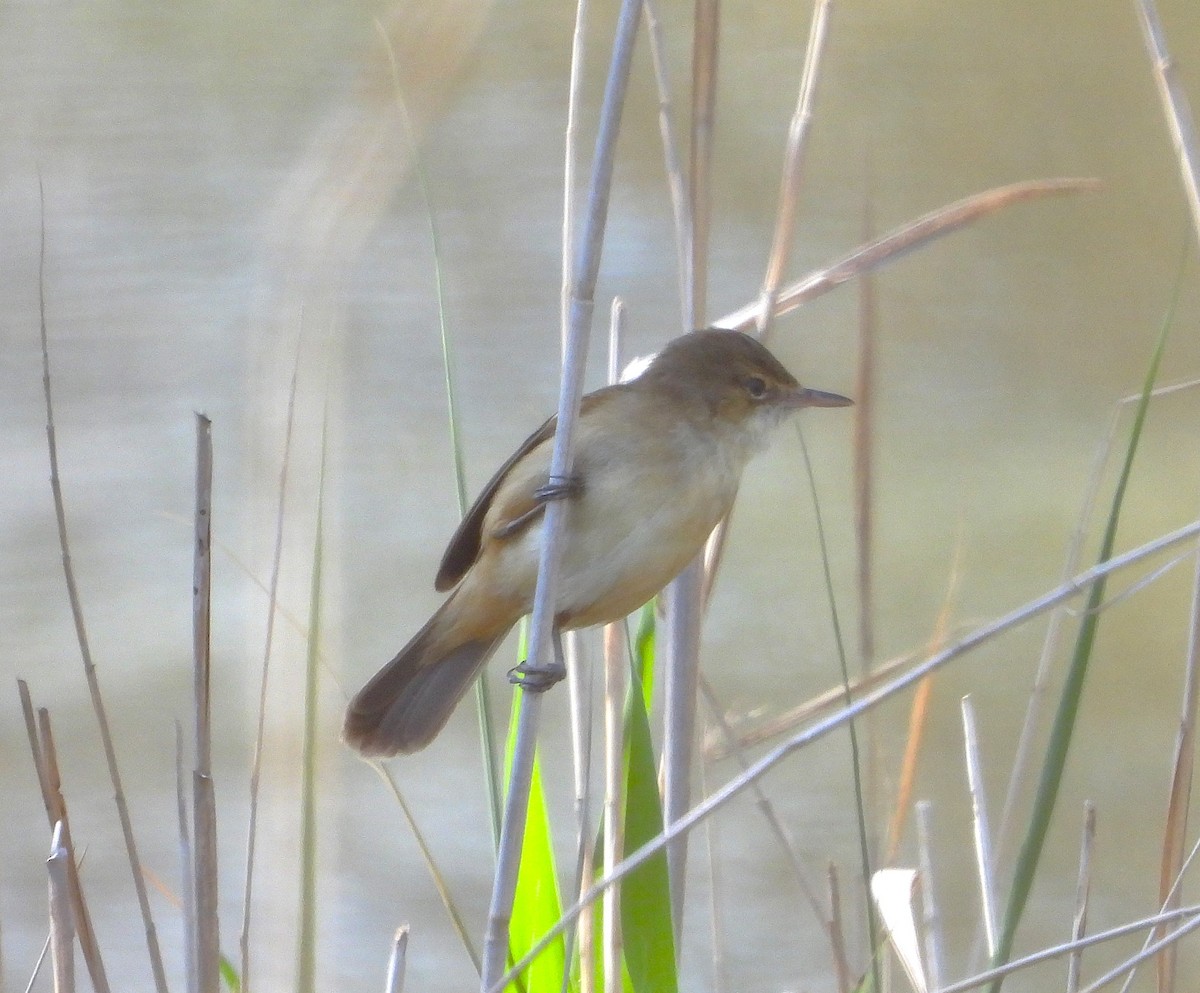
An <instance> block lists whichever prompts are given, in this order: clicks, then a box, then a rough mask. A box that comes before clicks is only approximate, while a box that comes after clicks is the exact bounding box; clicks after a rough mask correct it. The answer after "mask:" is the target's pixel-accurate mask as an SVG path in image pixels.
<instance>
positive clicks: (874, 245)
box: [713, 179, 1101, 331]
mask: <svg viewBox="0 0 1200 993" xmlns="http://www.w3.org/2000/svg"><path fill="white" fill-rule="evenodd" d="M1100 186H1101V184H1100V181H1099V180H1097V179H1034V180H1028V181H1026V182H1021V183H1012V184H1010V185H1008V186H997V187H994V188H993V189H990V190H984V191H983V192H982V193H975V194H972V195H971V196H969V197H964V198H963V199H962V200H957V201H955V202H954V203H952V204H948V205H947V206H945V207H939V208H938V209H937V210H933V211H930V212H929V213H928V214H924V215H922V216H921V217H918V218H917V219H916V220H914V221H910V222H909V223H908V224H904V225H901V226H900V227H898V228H894V229H892V230H891V231H889V232H888V233H887V234H885V235H883V236H882V237H880V238H876V239H875V240H874V241H871V242H868V243H867V244H865V245H860V246H859V247H858V248H856V249H854V251H852V252H851V253H850V254H849V255H845V256H843V257H842V258H840V259H838V260H837V261H836V262H833V263H831V264H830V265H828V266H826V267H825V268H824V269H817V270H815V271H814V272H811V273H809V274H808V275H807V276H805V277H804V278H803V279H799V280H797V281H796V282H794V283H789V284H788V285H787V286H786V287H784V288H783V289H782V290H781V291H780V293H779V298H778V300H777V301H776V303H775V314H774V316H775V317H780V316H782V315H783V314H787V313H790V312H791V311H793V310H795V309H796V308H797V307H799V306H800V305H801V304H804V303H808V302H809V301H810V300H815V299H816V298H817V297H819V296H823V295H824V294H826V293H828V292H829V291H830V290H832V289H836V288H837V287H838V286H841V285H842V283H845V282H847V281H849V280H851V279H853V278H854V277H855V276H860V275H862V274H863V273H865V272H871V271H872V270H874V269H878V268H879V267H880V266H882V265H884V264H885V263H888V262H893V261H895V260H896V259H898V258H900V257H901V256H903V255H905V254H907V253H908V252H911V251H913V250H914V249H917V248H920V247H921V246H923V245H926V244H928V243H929V242H931V241H934V240H936V239H938V238H942V237H944V236H945V235H948V234H951V233H952V232H954V231H957V230H959V229H960V228H963V227H966V226H967V225H968V224H973V223H974V222H975V221H978V220H981V219H982V218H984V217H987V216H988V215H990V214H994V213H996V212H997V211H999V210H1003V209H1004V208H1005V207H1011V206H1013V205H1014V204H1018V203H1024V202H1025V201H1027V200H1038V199H1041V198H1043V197H1049V196H1064V195H1066V194H1068V193H1083V192H1088V191H1094V190H1098V189H1100ZM761 310H762V301H761V300H757V301H755V302H754V303H751V304H747V305H746V306H744V307H742V308H740V309H738V310H735V311H733V312H732V313H730V314H726V315H725V316H724V317H722V318H720V319H719V320H716V321H713V326H714V327H720V328H728V329H729V330H731V331H749V330H750V329H751V328H753V327H754V326H755V325H756V324H757V323H758V319H759V313H760V311H761Z"/></svg>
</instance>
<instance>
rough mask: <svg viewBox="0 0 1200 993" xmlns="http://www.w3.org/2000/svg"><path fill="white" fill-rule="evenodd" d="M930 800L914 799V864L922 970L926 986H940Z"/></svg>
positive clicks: (939, 931)
mask: <svg viewBox="0 0 1200 993" xmlns="http://www.w3.org/2000/svg"><path fill="white" fill-rule="evenodd" d="M932 818H933V804H931V803H930V802H929V801H928V800H919V801H918V802H917V816H916V821H917V866H918V867H919V868H918V873H919V875H918V878H919V880H920V884H921V933H922V936H923V938H924V947H925V974H926V975H927V976H928V977H929V988H930V989H933V990H940V989H941V988H942V976H944V975H945V970H944V969H943V967H942V915H941V911H940V909H939V904H938V900H937V888H936V887H935V886H934V884H933V830H932V827H931V824H930V822H931V820H932Z"/></svg>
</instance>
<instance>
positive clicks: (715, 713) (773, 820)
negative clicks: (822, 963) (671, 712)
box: [700, 675, 844, 967]
mask: <svg viewBox="0 0 1200 993" xmlns="http://www.w3.org/2000/svg"><path fill="white" fill-rule="evenodd" d="M700 692H701V693H703V694H704V699H705V701H706V702H707V703H708V707H709V713H710V715H711V717H712V719H713V722H714V723H715V724H716V728H715V729H714V731H713V734H719V735H720V736H721V738H722V740H723V742H724V747H725V748H726V749H727V750H728V751H727V752H726V753H725V754H728V755H732V756H733V757H734V758H736V759H737V762H738V766H739V767H740V768H741V769H742V771H743V772H745V771H746V770H747V769H749V768H750V760H749V758H748V757H747V756H746V752H745V749H744V748H742V747H741V745H740V744H739V743H738V740H737V737H736V736H735V735H734V732H733V728H731V727H730V726H729V721H728V719H727V718H726V717H725V713H724V708H722V706H721V701H720V700H718V699H717V694H716V692H715V691H714V690H713V688H712V684H711V683H710V682H709V681H708V680H707V679H706V678H705V677H704V676H703V675H701V677H700ZM710 750H711V749H710ZM751 789H752V790H753V792H754V802H755V806H756V807H757V808H758V810H759V812H760V813H761V814H762V815H763V817H764V819H765V820H766V822H767V826H768V827H769V828H770V830H771V834H772V835H774V837H775V840H776V841H777V842H778V843H779V846H780V849H781V850H782V851H783V854H784V855H785V856H786V857H787V860H788V864H789V865H790V866H791V867H792V871H793V872H794V873H795V875H796V882H797V883H798V884H799V886H800V892H801V893H803V894H804V898H805V901H806V902H807V903H808V906H809V908H810V909H811V910H812V912H813V916H814V917H815V918H816V919H817V921H819V922H820V924H821V926H822V927H823V928H824V929H825V930H826V931H828V930H829V924H828V922H827V921H826V920H825V909H824V907H822V906H821V901H820V900H819V899H818V897H817V893H816V890H815V888H814V887H813V885H812V883H810V882H809V880H808V874H807V873H806V872H805V871H804V863H803V862H801V861H800V853H799V852H798V851H796V846H795V845H794V844H793V843H792V839H791V838H789V837H788V833H787V829H786V828H785V827H784V826H783V821H781V820H780V818H779V815H778V814H777V813H776V811H775V805H774V804H773V803H771V800H770V798H769V797H768V796H767V794H766V791H765V790H763V788H762V785H761V784H760V783H755V784H754V785H753V786H752V787H751ZM834 960H835V962H837V960H838V955H837V952H836V949H835V952H834ZM838 964H839V967H840V966H841V965H843V964H844V963H838Z"/></svg>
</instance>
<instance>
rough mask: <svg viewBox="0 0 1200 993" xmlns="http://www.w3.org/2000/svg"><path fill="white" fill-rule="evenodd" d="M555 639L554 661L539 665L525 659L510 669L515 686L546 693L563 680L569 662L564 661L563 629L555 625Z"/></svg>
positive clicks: (510, 678) (533, 691)
mask: <svg viewBox="0 0 1200 993" xmlns="http://www.w3.org/2000/svg"><path fill="white" fill-rule="evenodd" d="M551 637H552V638H553V639H554V661H553V662H551V663H550V664H549V665H537V664H536V663H533V662H529V661H525V662H522V663H521V664H520V665H518V666H513V668H511V669H509V670H508V681H509V682H510V683H512V684H513V685H514V686H519V687H521V689H523V690H528V691H529V692H531V693H545V692H546V690H548V689H550V687H551V686H553V685H554V684H555V683H557V682H560V681H562V680H563V679H565V678H566V675H567V664H566V662H564V661H563V647H562V631H560V630H559V627H558V625H557V624H556V625H554V630H553V631H552V632H551Z"/></svg>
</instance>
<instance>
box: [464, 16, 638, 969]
mask: <svg viewBox="0 0 1200 993" xmlns="http://www.w3.org/2000/svg"><path fill="white" fill-rule="evenodd" d="M640 14H641V2H640V0H624V2H623V4H622V7H621V13H620V16H619V20H618V23H617V32H616V38H615V40H614V43H613V55H612V60H611V63H610V68H609V75H608V81H607V83H606V85H605V91H604V100H603V105H602V108H601V113H600V127H599V132H598V134H597V137H596V153H595V157H594V160H593V169H592V179H591V185H590V189H589V194H588V201H587V214H586V218H585V221H584V229H583V238H582V243H581V246H580V250H579V254H578V256H577V257H576V259H575V265H574V266H572V267H571V273H572V276H571V296H570V307H569V314H570V320H569V330H570V333H569V334H568V336H567V342H566V348H565V350H564V357H563V375H562V383H561V387H560V390H559V400H558V420H557V426H556V429H555V432H554V447H553V453H552V455H551V461H550V474H551V479H567V478H569V477H570V474H571V465H572V461H571V442H572V439H573V434H574V428H575V420H576V418H577V417H578V415H579V400H580V396H581V395H582V393H583V371H584V361H585V358H586V355H587V342H588V335H589V332H590V329H591V323H592V311H593V309H594V305H595V304H594V301H595V291H596V279H597V276H598V275H599V271H600V254H601V249H602V246H603V243H604V229H605V223H606V220H607V217H608V200H609V192H610V190H611V188H612V174H613V164H614V159H615V155H616V138H617V134H618V132H619V130H620V123H621V111H622V109H623V107H624V103H625V91H626V88H627V86H628V81H629V67H630V64H631V62H632V57H633V47H634V39H635V38H636V35H637V26H638V21H639V19H640ZM565 250H566V251H570V250H571V249H570V246H565ZM564 522H565V518H564V513H563V507H562V506H561V501H551V502H550V504H549V505H548V506H547V508H546V514H545V518H544V520H543V524H542V534H543V539H542V550H541V556H540V560H539V562H538V581H537V590H536V593H535V594H534V603H533V612H532V618H531V621H530V632H531V633H530V645H529V658H530V661H531V662H532V664H534V665H536V666H543V665H547V664H548V661H549V659H550V642H551V625H552V622H553V619H554V608H553V604H554V602H555V599H554V593H555V584H556V581H557V573H558V567H559V561H560V559H561V553H562V531H563V525H564ZM540 711H541V694H540V693H537V692H534V693H524V694H523V698H522V706H521V712H520V719H519V721H518V726H517V733H516V742H515V744H514V747H513V757H512V763H511V766H510V775H509V788H508V794H507V796H506V797H505V805H504V822H503V825H502V827H501V832H500V852H499V857H498V859H497V865H496V876H495V881H494V884H493V888H492V900H491V905H490V907H489V910H488V920H487V927H486V931H485V936H484V949H483V977H482V986H483V989H490V988H491V987H493V986H494V985H495V984H496V979H497V977H498V976H500V975H501V973H503V971H504V963H505V960H506V956H507V954H508V928H509V921H510V920H511V918H512V903H513V894H514V892H515V890H516V884H517V871H518V869H519V866H520V859H521V840H522V837H523V835H524V830H525V818H526V814H527V810H528V803H529V784H530V779H531V776H532V772H533V759H534V749H535V745H536V740H537V729H538V725H539V719H540Z"/></svg>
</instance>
